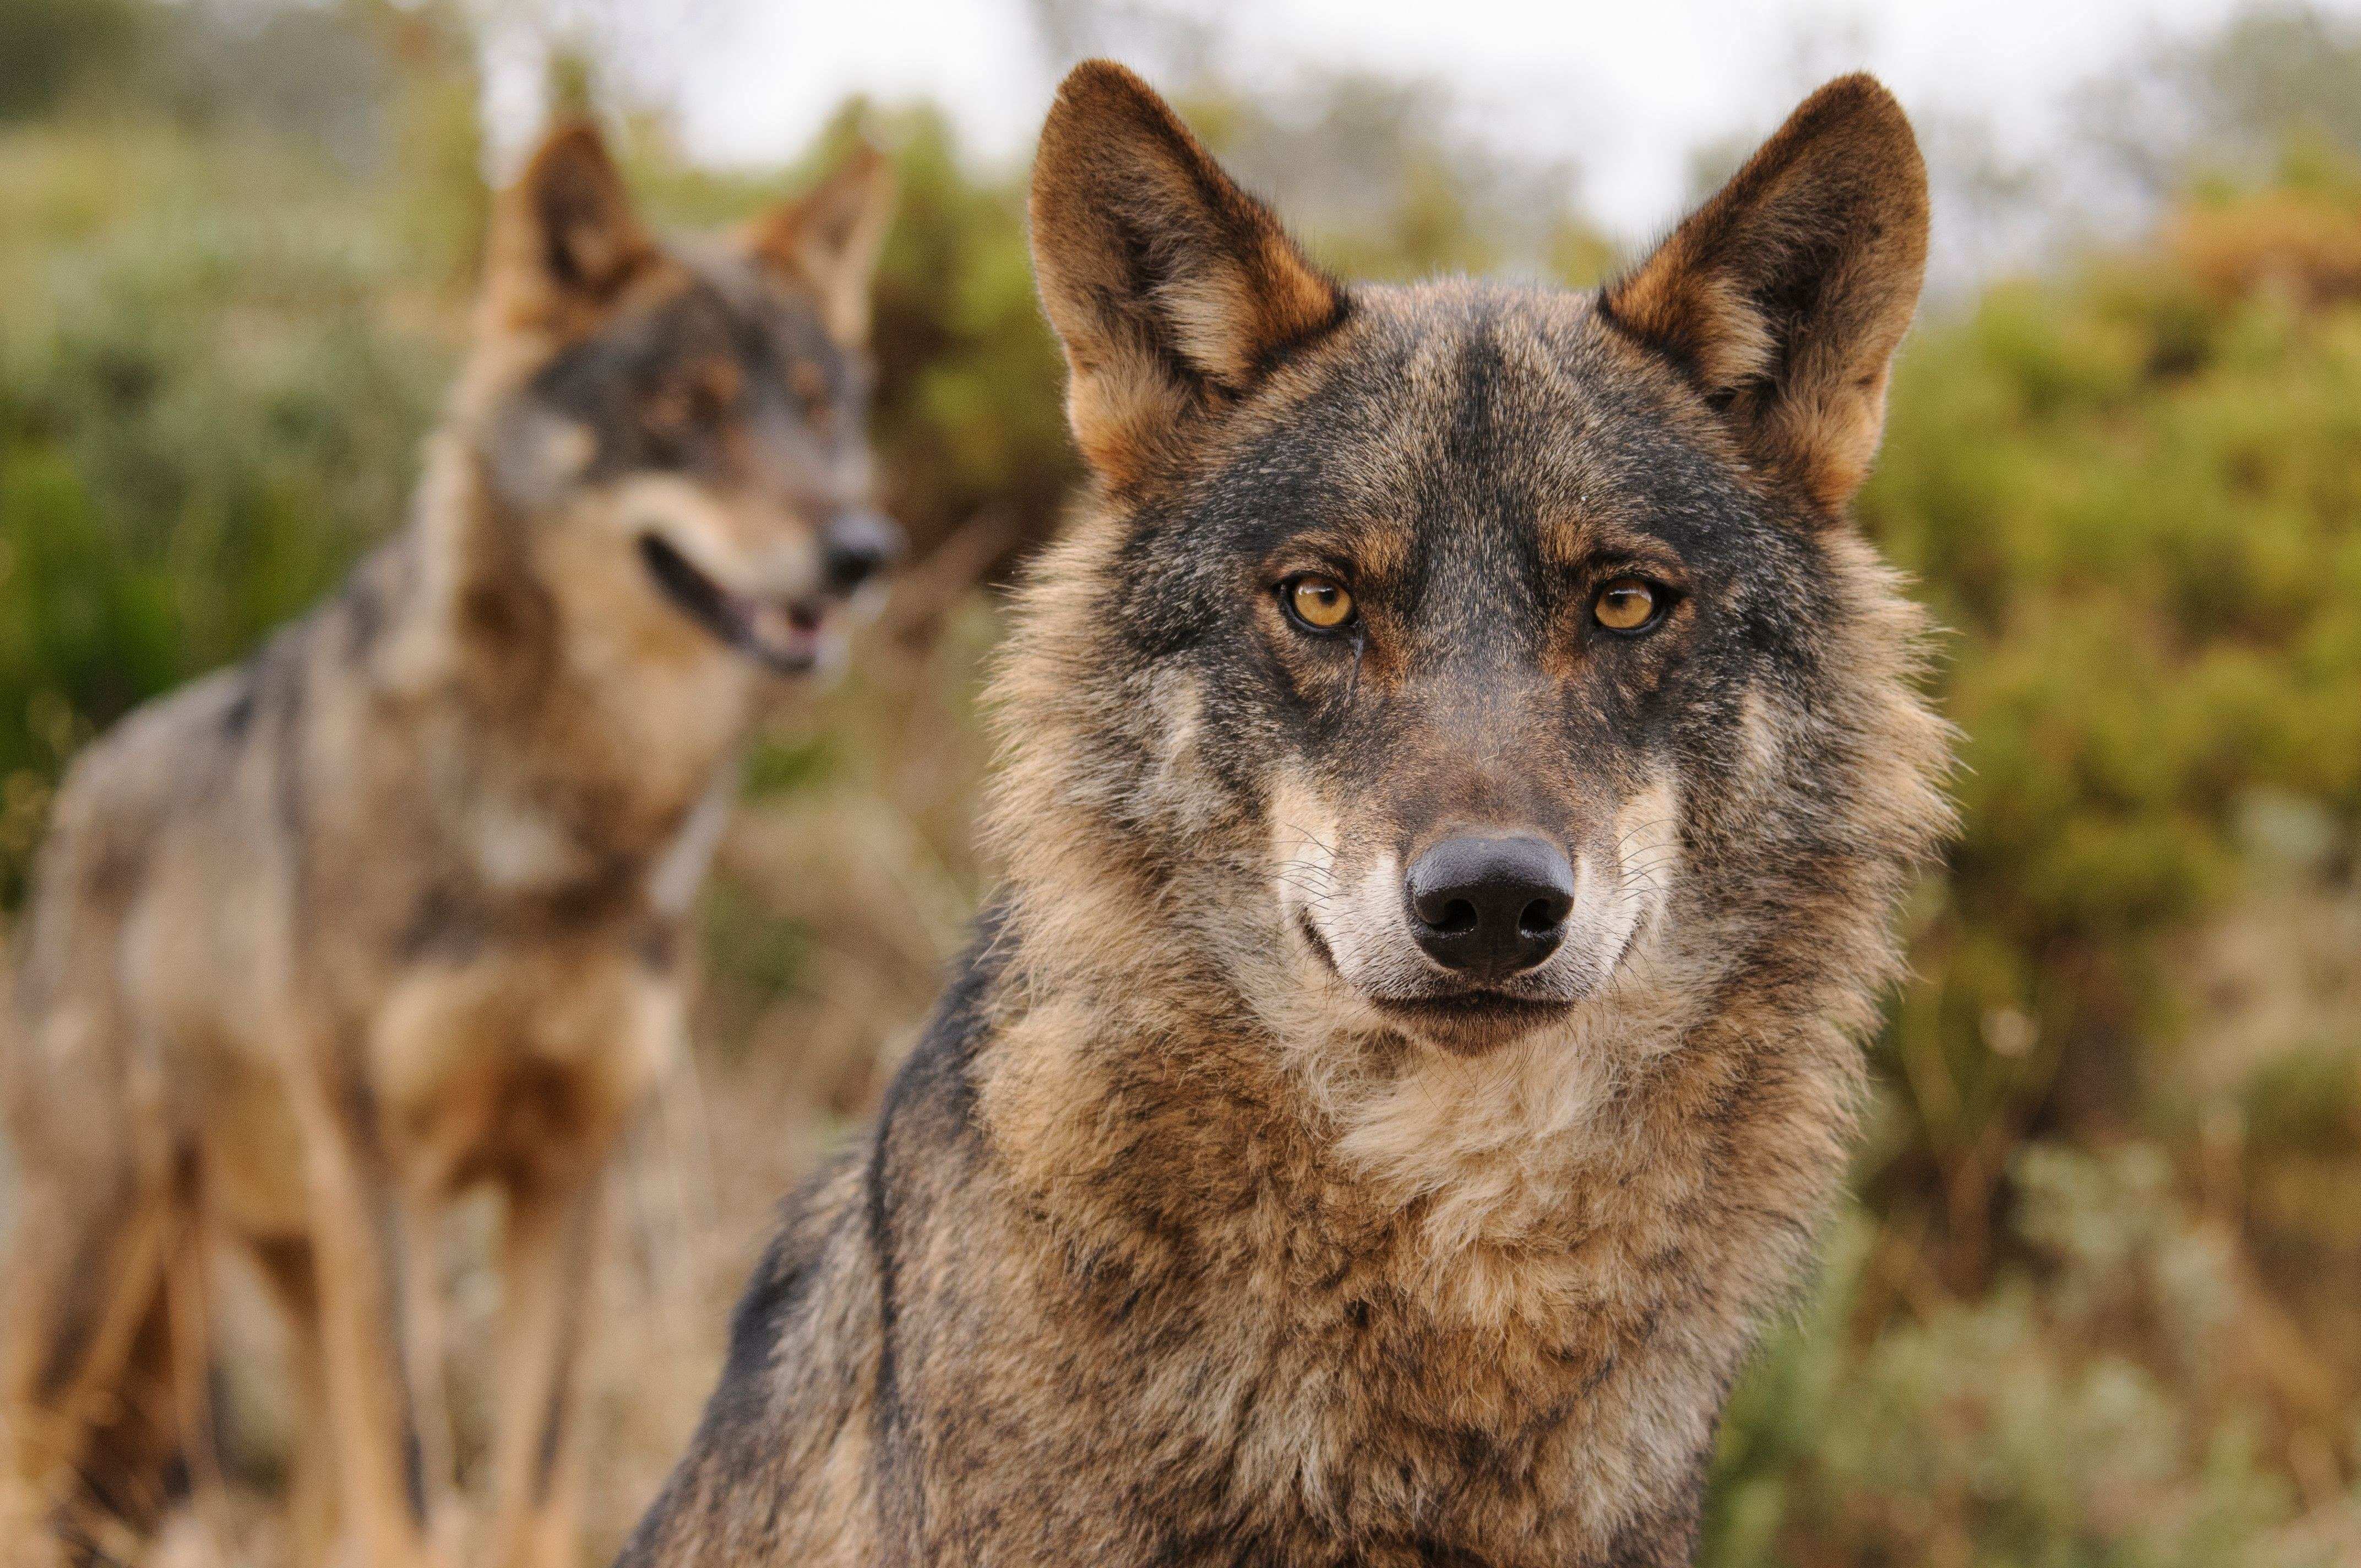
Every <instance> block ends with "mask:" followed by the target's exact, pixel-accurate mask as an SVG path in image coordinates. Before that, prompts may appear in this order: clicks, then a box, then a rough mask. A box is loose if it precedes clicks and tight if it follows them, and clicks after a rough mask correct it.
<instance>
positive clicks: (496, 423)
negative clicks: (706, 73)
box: [0, 126, 897, 1568]
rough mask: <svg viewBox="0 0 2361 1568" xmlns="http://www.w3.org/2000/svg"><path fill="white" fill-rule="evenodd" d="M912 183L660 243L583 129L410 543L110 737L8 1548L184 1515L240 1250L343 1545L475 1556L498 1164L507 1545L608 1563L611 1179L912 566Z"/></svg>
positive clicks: (75, 824) (83, 1542) (556, 148)
mask: <svg viewBox="0 0 2361 1568" xmlns="http://www.w3.org/2000/svg"><path fill="white" fill-rule="evenodd" d="M888 182H889V181H888V178H887V175H886V172H885V170H884V165H883V162H882V160H880V159H877V158H876V157H875V156H874V155H867V154H864V155H863V156H862V157H860V158H857V159H854V160H853V161H852V162H851V163H850V164H848V165H847V166H846V167H845V168H844V169H842V170H840V171H839V172H838V173H837V174H835V175H834V176H833V177H832V178H830V179H829V180H828V181H824V182H823V183H822V184H821V185H820V186H819V187H818V189H817V191H815V192H813V193H812V194H810V195H809V196H807V197H806V198H805V199H803V200H802V201H800V202H797V203H792V204H789V205H786V206H783V207H781V208H779V209H777V210H775V211H774V212H773V213H772V214H769V215H768V216H767V217H766V218H764V219H763V220H762V221H759V222H757V223H755V224H754V225H751V226H750V227H749V228H748V229H747V230H745V231H744V232H743V233H741V234H739V235H736V236H730V237H728V238H726V239H719V238H718V239H715V240H713V241H710V242H708V243H703V244H688V243H683V244H680V245H660V244H659V243H658V242H657V241H656V239H655V238H653V236H651V234H650V232H649V231H648V230H647V229H646V228H644V227H643V226H642V224H641V223H640V222H639V221H638V220H637V218H636V217H635V216H634V214H633V213H632V210H631V205H630V203H629V202H628V199H627V196H626V193H625V192H624V189H623V185H622V181H621V180H620V176H619V174H618V172H617V170H616V169H615V167H614V165H613V164H612V162H611V161H610V159H609V157H608V155H607V153H606V151H605V150H604V148H602V146H601V144H600V142H599V139H598V137H597V135H596V134H595V133H594V132H592V131H590V130H589V129H588V128H585V127H580V126H574V127H568V128H564V129H561V130H559V131H557V132H556V133H555V134H554V135H553V136H552V137H550V138H549V139H548V140H547V141H546V143H545V144H544V146H543V147H542V148H540V149H539V151H538V152H537V153H536V154H535V155H534V156H533V159H532V160H531V161H530V163H529V165H528V167H527V168H526V170H525V171H524V173H523V175H522V179H521V180H520V181H518V182H517V183H516V185H515V186H514V187H513V188H512V189H511V190H510V191H508V192H505V193H504V194H503V196H502V197H501V199H500V203H499V205H498V207H497V210H496V214H495V217H494V222H493V225H492V231H491V235H490V238H489V259H488V269H487V277H486V284H485V289H484V292H483V297H482V303H481V306H480V313H479V316H478V323H477V336H476V338H475V341H474V343H473V345H472V352H471V356H470V358H469V360H468V363H467V367H466V369H465V371H464V373H463V375H462V377H461V379H460V381H459V384H458V387H457V389H456V395H455V398H454V400H453V404H452V409H451V412H450V416H449V418H448V421H447V422H446V424H445V428H444V429H443V430H442V431H441V432H440V433H438V434H437V435H436V437H435V438H434V441H433V443H432V444H431V446H430V451H429V455H428V460H427V467H426V474H425V478H424V480H423V486H422V489H421V492H420V495H419V498H418V502H417V507H416V513H415V516H414V518H413V519H412V522H411V525H410V526H409V527H408V528H407V529H406V530H405V531H403V532H401V533H400V534H399V535H398V536H397V537H396V538H395V539H394V540H393V541H392V542H391V543H389V544H388V545H387V546H386V547H385V548H383V549H382V550H381V551H379V553H378V554H376V555H375V556H373V557H372V558H371V559H369V560H368V561H367V562H366V563H365V564H364V565H362V566H361V567H360V568H359V569H358V570H357V572H356V573H355V575H354V576H353V577H352V579H351V581H350V583H349V584H348V586H347V587H346V588H345V590H344V591H343V593H342V594H341V595H340V596H338V597H337V598H334V599H332V600H331V601H329V602H327V603H326V604H324V605H323V606H322V607H321V608H320V609H318V610H317V611H315V612H314V613H313V614H312V615H311V616H309V617H307V618H306V619H304V620H302V621H300V622H297V623H295V624H293V625H291V626H290V627H289V628H287V629H286V630H284V631H283V632H281V633H280V634H279V635H278V636H277V637H275V638H274V639H272V640H271V641H270V642H269V644H268V645H267V646H266V647H264V648H263V650H262V651H261V652H259V653H258V654H257V655H256V656H255V657H254V658H253V659H251V660H249V661H248V662H247V663H245V664H243V665H241V666H239V667H237V668H235V669H231V670H227V671H225V672H223V673H221V674H216V675H214V676H212V677H210V678H208V679H206V680H203V681H201V682H199V683H197V684H195V685H192V686H191V687H189V688H188V689H186V690H184V691H182V692H181V693H179V694H178V695H176V696H172V697H171V698H170V699H169V700H166V701H163V702H160V703H159V704H157V705H156V706H154V707H150V708H148V709H147V710H144V711H142V712H139V713H137V714H134V715H133V716H132V717H131V718H128V719H126V721H125V722H124V723H123V724H122V725H121V726H120V727H118V728H117V729H115V731H114V732H113V733H112V734H111V735H109V736H107V737H106V738H104V740H101V741H99V742H98V743H97V744H95V745H93V747H92V748H91V749H90V750H89V751H87V752H86V753H85V754H84V755H83V756H82V758H81V759H80V760H79V761H78V762H77V763H76V765H75V767H74V769H73V772H72V774H71V778H70V779H69V781H68V782H67V784H66V785H65V787H64V789H63V792H62V794H61V795H60V799H59V803H58V806H57V809H56V816H55V821H54V825H53V827H52V828H51V832H50V838H49V842H48V844H47V846H46V849H45V852H44V856H43V859H42V860H41V862H40V864H39V868H38V888H37V894H36V899H35V903H34V905H33V906H32V909H31V914H30V917H29V920H28V922H27V927H26V928H25V932H24V935H23V938H22V942H21V960H20V966H19V972H18V974H17V976H16V998H15V1005H16V1011H15V1014H14V1016H13V1019H12V1020H11V1028H10V1031H9V1033H10V1035H11V1036H12V1037H11V1038H10V1040H9V1042H8V1047H7V1051H6V1058H5V1061H6V1069H7V1081H6V1089H7V1091H8V1102H9V1104H8V1108H9V1111H10V1113H11V1117H12V1122H11V1125H12V1128H13V1133H14V1136H15V1140H16V1147H17V1149H18V1150H19V1152H20V1157H21V1159H22V1162H23V1165H24V1172H23V1175H24V1179H25V1189H24V1197H23V1201H22V1205H21V1211H20V1212H21V1214H22V1216H23V1218H22V1223H21V1226H20V1233H21V1234H20V1240H19V1242H18V1244H17V1246H16V1255H14V1256H11V1257H9V1258H8V1259H6V1266H7V1277H6V1282H5V1284H6V1299H5V1309H0V1312H5V1315H0V1335H5V1345H0V1377H5V1382H0V1442H5V1450H0V1464H5V1469H0V1549H5V1551H7V1552H11V1553H13V1554H14V1555H15V1557H16V1558H27V1557H35V1556H38V1555H41V1554H43V1553H46V1554H48V1555H50V1556H60V1555H68V1556H71V1555H89V1554H92V1553H93V1547H94V1542H93V1531H102V1530H104V1531H115V1532H116V1534H108V1535H105V1536H104V1539H107V1540H114V1539H116V1538H117V1534H119V1531H120V1528H121V1524H120V1516H126V1515H127V1516H130V1518H131V1520H132V1522H133V1524H135V1525H137V1524H138V1523H141V1522H146V1521H144V1520H143V1519H141V1517H140V1516H143V1515H152V1513H153V1511H154V1508H155V1505H156V1502H157V1500H158V1499H159V1497H165V1496H168V1495H169V1494H170V1491H171V1489H172V1486H173V1484H174V1483H173V1479H172V1477H173V1475H174V1474H175V1472H176V1471H177V1470H178V1469H180V1468H181V1466H183V1465H184V1464H186V1462H187V1459H188V1457H189V1455H188V1446H189V1444H190V1443H191V1442H192V1441H194V1440H197V1439H199V1438H200V1437H202V1436H203V1435H205V1432H204V1430H203V1429H204V1412H203V1393H204V1388H205V1376H206V1365H205V1358H206V1344H205V1340H204V1326H203V1312H202V1307H203V1292H202V1290H201V1288H199V1278H200V1276H201V1274H202V1269H203V1263H202V1254H201V1248H202V1245H203V1244H204V1243H205V1242H206V1240H207V1239H208V1238H212V1237H219V1238H223V1239H226V1240H227V1241H229V1242H231V1243H233V1244H235V1245H241V1246H243V1247H245V1248H247V1250H248V1251H249V1252H250V1253H251V1255H253V1257H254V1258H255V1260H256V1261H257V1262H258V1264H259V1266H260V1268H261V1271H262V1272H263V1274H264V1275H265V1277H267V1279H268V1280H269V1284H270V1285H271V1286H272V1287H273V1289H274V1293H275V1294H276V1295H277V1296H278V1298H279V1299H280V1300H281V1301H282V1302H283V1303H284V1305H285V1307H286V1309H287V1311H288V1314H289V1316H290V1318H291V1321H292V1323H293V1328H294V1340H295V1343H296V1346H297V1350H298V1366H297V1373H298V1379H299V1382H300V1384H301V1397H302V1404H303V1406H304V1407H305V1413H306V1420H305V1426H304V1430H303V1434H302V1437H301V1439H300V1441H299V1442H298V1444H297V1446H296V1448H295V1451H294V1453H293V1455H292V1462H293V1470H294V1474H293V1475H292V1478H291V1487H292V1491H293V1494H294V1506H295V1508H296V1512H297V1516H298V1521H299V1528H298V1532H297V1533H298V1540H299V1544H300V1546H301V1549H302V1552H303V1554H304V1560H305V1561H310V1562H317V1561H321V1560H322V1559H323V1558H324V1557H326V1556H328V1555H330V1554H331V1553H332V1552H335V1551H337V1550H340V1548H339V1547H338V1546H337V1542H338V1541H339V1538H340V1537H341V1539H342V1541H343V1542H344V1544H343V1546H342V1548H341V1550H343V1551H345V1552H346V1553H347V1554H348V1555H346V1557H344V1558H341V1559H340V1560H341V1561H353V1562H358V1563H368V1564H371V1565H374V1568H401V1565H409V1564H414V1563H424V1562H430V1561H440V1560H441V1558H442V1556H443V1555H444V1553H445V1545H444V1544H443V1543H444V1542H445V1540H446V1539H447V1538H448V1537H449V1536H451V1535H452V1534H453V1533H454V1532H453V1531H452V1530H450V1529H448V1528H447V1525H448V1523H449V1521H450V1520H451V1519H453V1518H455V1517H456V1516H454V1515H452V1514H450V1513H449V1512H448V1511H447V1510H446V1504H447V1503H448V1501H449V1497H450V1493H451V1488H452V1483H453V1479H454V1474H453V1458H452V1453H451V1442H450V1434H449V1430H448V1426H447V1421H446V1411H445V1408H444V1404H443V1399H442V1389H441V1388H440V1387H439V1381H440V1367H441V1365H442V1352H441V1348H440V1345H439V1343H438V1334H437V1326H436V1325H437V1308H438V1305H439V1303H438V1301H437V1299H436V1297H437V1282H436V1279H435V1277H434V1256H435V1247H434V1245H433V1240H432V1238H433V1234H434V1230H435V1227H436V1222H437V1219H438V1216H439V1215H440V1214H441V1213H442V1212H444V1210H445V1206H446V1205H447V1203H448V1202H449V1201H451V1200H452V1199H453V1198H454V1197H455V1196H456V1195H457V1194H458V1193H460V1192H461V1191H462V1190H467V1189H469V1188H471V1187H473V1186H475V1185H477V1184H479V1183H485V1182H489V1183H493V1184H496V1185H497V1186H498V1187H499V1188H500V1190H502V1191H503V1192H504V1194H505V1197H506V1213H507V1222H506V1232H505V1240H504V1242H503V1252H502V1255H501V1264H502V1290H503V1303H502V1323H501V1330H500V1345H499V1352H500V1372H499V1385H498V1388H497V1393H496V1398H495V1400H494V1406H495V1409H494V1419H495V1423H496V1431H495V1436H494V1440H493V1447H492V1453H491V1457H490V1464H491V1473H492V1478H493V1479H492V1486H493V1492H494V1497H495V1503H494V1512H493V1516H492V1519H491V1524H490V1537H489V1555H490V1556H491V1558H492V1559H493V1560H495V1561H497V1562H499V1563H502V1564H508V1565H525V1564H536V1565H537V1564H558V1563H568V1562H570V1561H571V1559H572V1557H573V1555H574V1553H575V1552H576V1550H577V1547H576V1543H575V1541H574V1539H573V1530H572V1512H573V1506H574V1501H575V1497H576V1492H577V1486H578V1485H579V1483H578V1480H577V1475H576V1469H577V1466H576V1464H575V1444H574V1442H573V1441H572V1439H573V1431H574V1429H575V1426H576V1424H577V1423H575V1422H573V1421H572V1420H569V1415H570V1412H569V1409H568V1399H569V1393H568V1385H569V1376H570V1371H571V1367H572V1364H573V1363H574V1362H575V1360H576V1359H577V1354H578V1353H579V1351H580V1348H581V1344H582V1341H583V1337H584V1334H585V1332H586V1327H585V1324H584V1322H583V1321H582V1315H583V1309H584V1299H585V1296H586V1293H587V1291H588V1278H589V1276H588V1256H587V1249H588V1248H589V1247H590V1245H591V1244H592V1237H593V1235H594V1233H595V1231H596V1229H597V1215H596V1209H597V1201H598V1191H599V1186H600V1182H599V1177H600V1173H601V1170H602V1167H603V1164H604V1162H605V1160H606V1158H607V1156H608V1154H609V1150H610V1148H611V1147H612V1146H613V1145H614V1142H615V1140H616V1137H617V1135H618V1133H619V1131H620V1128H621V1127H622V1126H623V1124H624V1123H625V1120H626V1118H627V1117H628V1116H629V1115H630V1114H631V1112H632V1110H633V1108H634V1107H635V1106H636V1105H637V1104H638V1103H639V1102H641V1100H642V1096H643V1094H644V1093H645V1092H646V1091H648V1090H649V1088H650V1086H651V1083H652V1081H653V1079H654V1077H655V1075H656V1073H657V1071H658V1070H659V1067H660V1064H661V1063H662V1061H663V1060H664V1057H665V1055H666V1053H667V1052H669V1051H670V1050H672V1049H673V1048H674V1047H675V1042H676V1040H677V1037H678V1036H679V1034H680V1031H681V1023H682V1008H683V996H682V988H683V964H684V954H683V945H684V941H685V938H686V932H685V923H686V918H687V916H688V912H689V906H690V903H691V899H692V896H693V894H695V893H696V891H697V885H698V883H699V880H700V878H701V876H702V874H703V872H704V868H705V863H706V860H707V857H708V852H709V851H710V850H711V849H712V848H713V845H714V841H715V839H716V837H717V836H718V834H719V830H720V828H721V825H722V822H723V819H724V817H725V816H726V815H727V813H728V811H729V807H730V798H731V791H732V784H733V774H734V767H733V763H734V761H735V754H736V751H737V750H738V748H739V746H740V744H741V740H742V739H743V738H744V737H745V735H746V733H747V731H748V729H749V727H750V725H752V723H753V722H754V720H755V719H756V718H758V716H759V714H760V713H761V711H762V710H763V707H764V705H765V701H766V699H767V698H768V697H770V696H772V695H773V694H774V692H775V691H776V690H777V689H779V688H780V687H781V686H782V685H783V684H784V683H785V682H786V681H788V680H789V679H791V678H792V677H795V676H797V675H799V674H803V673H804V672H807V671H808V670H810V669H812V668H813V667H814V666H815V665H817V664H819V663H823V662H825V661H827V660H828V659H829V658H830V657H831V656H832V652H833V650H834V649H835V648H836V647H837V646H838V645H839V642H840V629H839V627H838V626H837V625H836V623H837V622H838V621H840V620H841V619H842V617H841V615H840V611H841V609H843V607H844V606H845V604H846V603H847V601H848V600H849V599H850V598H852V597H853V596H854V595H855V593H856V590H859V589H861V588H862V587H863V586H864V585H866V584H867V583H869V582H870V581H871V579H872V578H873V577H874V576H876V575H877V574H878V573H879V571H880V569H881V568H882V567H884V565H886V563H887V560H888V558H889V557H890V556H891V555H892V554H894V552H895V549H896V548H897V545H896V535H895V532H894V530H893V528H892V527H891V525H890V524H888V523H886V522H885V521H884V520H883V519H881V518H879V517H878V516H876V515H875V514H874V513H873V512H872V511H871V510H869V508H868V495H869V488H870V474H869V464H868V456H867V452H866V448H865V445H864V442H863V436H862V424H863V411H864V400H865V394H866V383H867V377H868V371H867V367H866V362H865V351H864V344H865V340H866V335H867V315H868V313H867V305H866V301H867V294H868V290H869V284H870V274H871V271H872V268H873V263H874V261H875V258H876V255H877V251H878V247H879V245H880V242H881V239H882V236H883V233H884V228H885V225H886V218H887V211H888V207H889V204H890V195H889V192H888V190H887V186H888ZM10 1510H14V1515H13V1517H9V1516H10ZM44 1542H47V1543H48V1544H47V1545H46V1546H45V1545H44V1544H43V1543H44ZM99 1550H104V1549H99Z"/></svg>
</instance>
